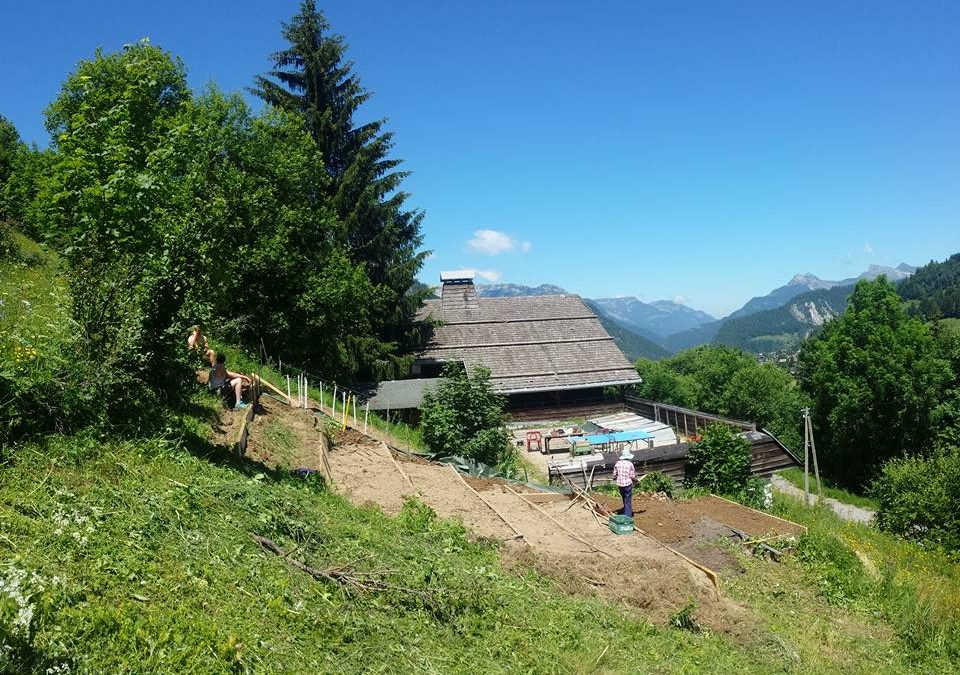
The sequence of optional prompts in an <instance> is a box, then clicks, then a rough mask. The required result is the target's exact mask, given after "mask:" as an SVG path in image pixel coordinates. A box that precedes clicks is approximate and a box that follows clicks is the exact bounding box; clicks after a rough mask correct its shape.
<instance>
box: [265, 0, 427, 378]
mask: <svg viewBox="0 0 960 675" xmlns="http://www.w3.org/2000/svg"><path fill="white" fill-rule="evenodd" d="M282 34H283V37H284V39H285V40H286V41H287V42H288V43H289V46H288V47H287V48H286V49H283V50H281V51H279V52H277V53H275V54H273V55H272V57H271V58H272V60H273V69H272V70H271V71H270V72H269V73H268V74H267V75H266V76H260V77H257V78H256V83H255V86H254V87H253V89H252V90H251V91H252V92H253V93H254V94H255V95H257V96H258V97H260V98H262V99H263V100H264V101H266V102H267V103H270V104H272V105H274V106H277V107H280V108H284V109H287V110H291V111H295V112H297V113H299V114H300V115H302V116H303V118H304V121H305V123H306V126H307V129H308V130H309V131H310V134H311V135H312V136H313V138H314V140H315V141H316V143H317V146H318V147H319V149H320V152H321V155H322V156H323V163H324V167H325V169H326V171H327V173H328V175H329V177H330V181H329V183H328V184H327V185H326V186H325V188H324V190H325V196H326V198H327V200H328V201H329V204H330V205H331V206H332V208H333V211H334V213H335V215H336V217H337V219H338V221H339V226H340V231H339V233H338V234H339V237H340V239H341V241H342V243H343V245H344V247H345V251H346V255H347V256H348V259H349V261H350V262H351V263H352V264H353V265H356V266H361V267H362V268H363V269H364V271H365V274H366V276H367V277H368V279H369V280H370V282H371V284H372V285H373V286H374V288H375V289H376V295H377V297H378V299H379V300H380V301H381V302H382V308H383V309H382V311H380V312H378V313H377V314H376V315H375V316H373V317H372V318H373V320H374V322H375V333H376V335H377V336H378V338H379V339H380V340H381V341H382V343H386V344H388V345H390V346H391V347H396V346H400V347H401V348H402V347H403V346H405V345H409V344H411V343H412V341H413V340H414V339H415V332H414V331H413V329H412V322H411V319H412V316H413V313H414V311H415V310H416V308H417V307H418V306H419V304H420V302H421V300H422V297H423V294H422V292H416V291H413V292H411V288H412V286H413V283H414V281H415V277H416V274H417V272H418V271H419V269H420V267H421V266H422V264H423V259H424V256H425V255H426V253H425V252H418V251H417V249H418V248H419V246H420V244H421V242H422V237H421V235H420V224H421V221H422V219H423V214H422V212H420V211H417V210H408V209H405V208H404V205H405V202H406V200H407V198H408V195H407V194H406V193H405V192H403V191H401V190H400V186H401V183H402V182H403V179H404V178H405V177H406V176H407V173H406V172H403V171H398V170H397V167H398V166H399V165H400V160H398V159H395V158H391V157H390V150H391V147H392V144H393V142H392V134H391V133H390V132H387V131H384V129H383V126H384V120H375V121H373V122H369V123H367V124H361V125H356V126H355V125H354V116H355V113H356V112H357V110H358V109H359V108H360V106H361V105H362V104H363V103H364V102H365V101H367V100H368V99H369V98H370V92H369V91H367V90H366V89H364V88H363V86H362V85H361V84H360V80H359V78H358V77H357V75H356V74H355V73H354V72H353V64H352V63H351V62H349V61H345V60H344V55H345V52H346V49H347V47H346V44H345V42H344V40H343V37H342V36H340V35H337V34H335V33H333V32H332V31H331V26H330V24H329V23H328V21H327V19H326V17H325V16H324V15H323V13H322V12H321V11H319V10H318V9H317V7H316V4H315V3H314V2H313V0H304V2H303V3H302V4H301V6H300V11H299V13H298V14H297V15H296V16H294V17H293V19H292V20H291V21H290V22H289V23H286V24H284V27H283V32H282ZM382 347H383V345H380V346H378V345H375V344H372V343H370V342H369V341H367V344H366V345H357V348H358V349H361V350H362V351H364V352H368V355H370V354H372V355H374V356H375V357H376V360H377V361H378V362H379V364H380V366H381V367H380V368H377V370H380V371H381V372H380V374H381V375H382V374H387V373H385V372H383V371H384V369H383V368H382V366H383V365H384V358H383V357H384V356H385V352H384V350H383V348H382ZM393 365H394V368H392V370H394V371H396V370H398V366H400V365H401V364H400V363H398V362H396V361H395V362H394V364H393ZM386 370H391V369H386Z"/></svg>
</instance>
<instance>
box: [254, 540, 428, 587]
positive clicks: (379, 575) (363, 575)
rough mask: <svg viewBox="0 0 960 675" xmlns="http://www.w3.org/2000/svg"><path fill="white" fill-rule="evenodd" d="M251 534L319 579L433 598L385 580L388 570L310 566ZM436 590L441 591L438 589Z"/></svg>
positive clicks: (269, 549)
mask: <svg viewBox="0 0 960 675" xmlns="http://www.w3.org/2000/svg"><path fill="white" fill-rule="evenodd" d="M249 534H250V538H251V539H253V540H254V541H255V542H256V543H258V544H259V545H260V546H261V547H263V548H265V549H267V550H268V551H270V552H271V553H275V554H276V555H278V556H280V557H281V558H282V559H283V561H284V562H286V563H287V564H288V565H290V566H291V567H295V568H297V569H298V570H300V571H301V572H306V573H307V574H309V575H310V576H312V577H313V578H314V579H317V580H318V581H320V580H323V581H332V582H334V583H336V584H340V585H341V586H346V587H347V588H352V589H353V590H355V591H360V592H372V591H381V592H382V591H398V592H400V593H409V594H410V595H416V596H418V597H420V598H422V599H424V600H431V595H430V593H428V592H426V591H423V590H420V589H417V588H407V587H406V586H398V585H396V584H391V583H389V582H387V581H384V579H383V577H385V576H386V575H387V574H388V572H384V571H375V572H358V571H355V570H348V569H347V568H348V565H342V566H340V567H331V568H328V569H319V568H317V567H310V566H309V565H305V564H304V563H302V562H300V561H299V560H294V559H293V558H291V557H290V555H291V554H292V553H293V552H294V551H289V552H288V551H284V550H283V549H282V548H280V546H278V545H277V543H276V542H274V541H272V540H270V539H267V538H266V537H261V536H260V535H259V534H254V533H253V532H250V533H249ZM436 592H440V591H439V590H438V591H436Z"/></svg>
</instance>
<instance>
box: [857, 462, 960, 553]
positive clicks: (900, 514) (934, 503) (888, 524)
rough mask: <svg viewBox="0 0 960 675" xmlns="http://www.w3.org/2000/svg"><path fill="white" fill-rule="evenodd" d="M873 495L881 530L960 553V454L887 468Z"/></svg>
mask: <svg viewBox="0 0 960 675" xmlns="http://www.w3.org/2000/svg"><path fill="white" fill-rule="evenodd" d="M871 491H872V493H873V496H874V497H875V498H876V500H877V503H878V505H879V509H878V510H877V516H876V522H877V526H878V527H880V528H881V529H884V530H887V531H889V532H894V533H896V534H899V535H901V536H904V537H909V538H912V539H919V540H923V541H928V542H931V543H934V544H938V545H941V546H943V547H944V548H947V549H950V550H955V551H957V550H960V513H958V511H957V505H958V504H960V451H958V450H957V449H956V448H954V449H951V450H945V451H943V452H941V453H939V454H937V455H934V456H933V457H929V458H922V457H906V458H903V459H894V460H891V461H889V462H887V463H886V464H884V465H883V468H882V470H881V472H880V476H879V477H878V478H877V479H876V480H875V481H874V483H873V485H872V488H871Z"/></svg>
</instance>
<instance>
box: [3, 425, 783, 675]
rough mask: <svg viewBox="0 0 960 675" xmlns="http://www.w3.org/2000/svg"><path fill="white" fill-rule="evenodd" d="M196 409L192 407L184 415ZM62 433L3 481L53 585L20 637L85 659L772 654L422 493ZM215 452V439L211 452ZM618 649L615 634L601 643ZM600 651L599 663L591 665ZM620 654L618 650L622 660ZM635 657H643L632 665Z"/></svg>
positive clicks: (312, 668) (46, 660)
mask: <svg viewBox="0 0 960 675" xmlns="http://www.w3.org/2000/svg"><path fill="white" fill-rule="evenodd" d="M183 423H184V424H185V425H187V426H194V423H192V422H190V420H184V422H183ZM190 445H191V446H192V449H193V450H192V453H191V452H187V451H186V449H185V447H184V446H183V445H182V444H178V443H173V442H168V441H157V440H154V441H141V442H135V443H134V442H128V443H106V444H104V443H102V442H100V441H99V440H97V439H92V438H91V439H83V438H72V439H55V440H54V441H53V442H52V443H51V444H50V445H49V446H47V447H40V446H32V447H25V448H21V449H19V450H18V451H17V452H16V454H15V455H14V457H13V460H11V461H9V462H8V463H7V465H6V466H4V467H3V469H2V473H0V476H2V481H0V524H2V528H0V529H2V532H3V536H2V537H0V556H2V559H3V560H4V564H3V566H0V569H2V570H4V572H3V573H5V574H6V575H7V576H9V574H10V569H11V566H12V567H16V568H19V569H23V570H27V571H29V572H31V573H36V574H38V575H39V577H40V578H41V579H42V580H43V584H44V585H45V586H46V589H45V590H44V591H42V592H41V593H39V594H38V595H37V596H35V597H34V598H33V599H32V601H33V603H34V605H35V606H36V614H35V619H34V631H35V632H34V636H33V639H32V641H31V646H30V647H29V648H27V647H24V648H23V650H22V651H23V653H24V654H26V655H27V657H28V658H32V659H34V665H35V666H36V667H37V668H39V669H41V670H42V668H43V667H47V666H50V665H54V664H59V663H62V662H64V661H67V662H70V663H72V664H73V666H74V667H75V669H77V670H80V671H94V672H117V671H123V670H128V669H129V670H133V671H137V672H144V671H160V672H193V673H205V672H226V671H229V670H230V669H231V668H250V669H252V670H254V671H257V672H334V671H337V672H361V671H368V672H396V671H398V670H399V671H409V670H414V669H415V670H421V671H424V672H465V673H466V672H471V673H472V672H497V671H504V670H507V669H514V670H517V671H521V672H525V671H537V672H560V671H564V672H569V671H577V670H592V669H594V668H595V667H597V668H601V667H604V668H614V669H615V670H633V669H635V668H639V669H641V670H649V669H657V670H661V671H663V672H730V671H731V669H734V668H745V669H746V670H748V671H754V672H768V671H769V670H770V669H771V668H776V667H777V666H778V661H779V660H778V659H777V658H776V657H775V656H772V655H769V654H766V653H763V652H745V651H740V650H738V649H736V648H734V647H733V646H732V645H730V644H729V643H727V642H726V641H725V640H724V639H722V638H720V637H717V636H710V635H692V634H689V633H687V632H683V631H677V630H670V629H663V628H654V627H651V626H649V625H647V624H645V623H644V622H643V621H640V620H637V619H631V618H628V617H627V616H625V615H624V614H623V613H622V612H621V611H620V610H618V609H616V608H613V607H610V606H606V605H603V604H601V603H599V602H596V601H592V600H587V599H573V598H569V597H566V596H564V595H562V594H560V593H559V592H557V590H556V589H554V588H553V587H552V585H551V584H550V583H549V582H548V581H545V580H544V579H542V578H539V577H537V576H534V575H533V574H530V575H527V576H523V577H520V576H516V575H514V574H511V573H508V572H505V571H504V570H503V569H502V568H501V566H500V564H499V561H498V557H497V555H496V553H495V551H494V549H493V548H491V547H490V546H489V545H484V544H482V543H469V542H468V540H467V537H466V536H465V532H464V530H463V529H462V528H461V527H460V526H459V525H457V524H456V523H452V522H444V521H440V520H437V519H436V518H434V517H433V516H432V513H431V512H430V511H429V510H427V509H426V508H425V507H422V506H419V505H417V504H415V503H411V504H410V505H409V507H408V508H407V509H406V510H405V511H404V513H402V514H401V515H400V516H399V517H397V518H391V517H387V516H385V515H383V513H382V512H380V511H379V510H376V509H369V508H368V509H362V508H357V507H355V506H352V505H350V504H349V503H348V502H346V501H345V500H344V499H343V498H341V497H339V496H337V495H334V494H332V493H330V492H328V491H326V490H325V489H324V488H323V486H322V484H320V483H319V482H305V481H303V480H302V479H296V478H292V477H287V476H283V475H271V474H269V473H266V472H264V471H263V470H262V469H261V468H260V467H258V466H256V465H252V464H249V463H235V462H233V461H231V460H230V459H228V453H227V452H226V451H225V450H222V449H221V450H215V449H213V448H210V447H208V446H206V445H205V444H204V443H202V442H199V441H197V440H196V439H194V440H193V441H192V442H191V443H190ZM208 452H209V453H210V454H206V453H208ZM249 532H256V533H259V534H262V535H264V536H268V537H270V538H272V539H274V540H275V541H277V542H279V543H281V545H282V546H284V547H285V548H287V549H288V550H291V549H294V550H295V551H296V553H295V557H296V558H297V559H300V560H304V561H306V562H307V563H308V564H311V565H313V566H316V567H330V566H339V565H351V564H352V565H354V566H355V567H356V568H359V569H361V570H379V569H383V570H393V571H395V574H394V575H393V576H392V577H391V580H392V581H393V582H394V583H396V584H399V585H402V586H405V587H410V588H414V589H418V590H420V591H424V592H426V593H427V594H428V596H429V600H428V601H423V600H422V599H420V598H418V597H414V596H412V595H410V594H407V593H403V592H384V593H373V594H356V593H351V592H347V591H345V590H344V589H342V588H340V587H339V586H337V585H336V584H333V583H328V582H316V581H314V580H313V579H312V578H310V577H308V576H307V575H305V574H303V573H301V572H299V571H296V570H292V569H290V568H289V567H288V566H287V565H285V564H284V563H283V561H281V560H280V559H279V558H278V557H276V556H274V555H273V554H270V553H266V552H264V551H262V550H261V549H260V548H259V547H258V546H257V545H256V544H254V543H253V542H252V541H251V540H250V538H249V536H248V533H249ZM605 649H606V651H605V652H604V650H605ZM597 664H599V665H597ZM617 664H619V666H618V665H617ZM629 664H633V665H629Z"/></svg>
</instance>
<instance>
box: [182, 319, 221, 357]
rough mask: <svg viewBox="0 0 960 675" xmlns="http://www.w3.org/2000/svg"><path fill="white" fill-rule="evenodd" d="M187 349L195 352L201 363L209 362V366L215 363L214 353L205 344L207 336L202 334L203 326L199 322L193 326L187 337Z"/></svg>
mask: <svg viewBox="0 0 960 675" xmlns="http://www.w3.org/2000/svg"><path fill="white" fill-rule="evenodd" d="M187 351H189V352H191V353H193V354H195V355H196V356H197V358H198V360H199V361H200V364H201V365H202V364H203V363H204V362H206V361H209V362H210V367H211V368H212V367H213V366H215V365H216V362H215V360H214V358H215V354H214V353H213V350H212V349H210V345H208V344H207V336H206V335H204V334H203V328H202V326H201V325H200V324H199V323H198V324H197V325H196V326H194V327H193V331H192V332H191V333H190V337H188V338H187Z"/></svg>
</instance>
